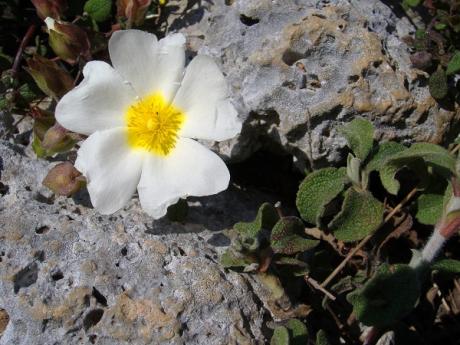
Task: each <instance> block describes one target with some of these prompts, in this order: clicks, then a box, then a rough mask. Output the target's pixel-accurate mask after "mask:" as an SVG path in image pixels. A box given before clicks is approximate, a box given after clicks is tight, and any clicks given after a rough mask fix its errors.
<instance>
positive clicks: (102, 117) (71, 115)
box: [55, 61, 135, 135]
mask: <svg viewBox="0 0 460 345" xmlns="http://www.w3.org/2000/svg"><path fill="white" fill-rule="evenodd" d="M83 76H84V79H83V81H82V82H81V83H80V84H79V85H78V86H77V87H75V88H74V89H72V90H71V91H69V92H68V93H66V94H65V95H64V97H62V99H61V100H60V101H59V103H58V104H57V106H56V112H55V114H56V119H57V121H58V122H59V123H60V124H61V125H62V126H63V127H65V128H67V129H68V130H71V131H73V132H76V133H81V134H85V135H90V134H91V133H93V132H95V131H98V130H105V129H109V128H114V127H119V126H122V125H123V124H124V119H123V116H124V112H125V110H126V108H127V107H128V106H129V105H130V104H131V103H132V102H133V101H134V99H135V94H134V91H133V89H132V88H131V87H130V86H129V85H126V84H124V83H123V79H122V78H121V76H120V75H119V74H118V73H117V72H116V71H115V70H114V69H113V68H112V67H111V66H110V65H109V64H107V63H105V62H102V61H90V62H88V63H87V64H86V65H85V67H84V68H83Z"/></svg>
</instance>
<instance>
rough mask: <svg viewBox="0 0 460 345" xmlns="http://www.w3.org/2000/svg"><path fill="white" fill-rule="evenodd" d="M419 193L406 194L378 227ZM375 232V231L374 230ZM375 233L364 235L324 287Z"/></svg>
mask: <svg viewBox="0 0 460 345" xmlns="http://www.w3.org/2000/svg"><path fill="white" fill-rule="evenodd" d="M415 193H417V188H414V189H412V190H411V191H410V192H409V194H407V195H406V197H405V198H404V199H403V200H402V201H401V202H400V203H399V204H398V205H397V206H396V207H395V208H394V209H393V210H392V211H391V212H390V213H388V215H387V216H386V217H385V219H384V220H383V222H382V223H381V224H380V226H379V227H378V228H377V230H378V229H379V228H381V227H382V226H383V225H385V224H386V223H387V222H388V221H389V220H390V219H391V218H392V217H393V216H394V215H395V213H396V212H398V211H399V210H400V209H401V208H402V207H403V206H404V205H405V204H406V203H407V202H408V201H409V200H410V199H411V198H412V197H413V196H414V195H415ZM374 233H375V232H374ZM374 233H372V234H369V235H367V236H366V237H364V238H363V239H362V240H361V242H359V244H358V245H357V246H356V247H355V248H353V250H352V251H351V252H350V253H348V255H347V256H346V257H345V259H343V261H342V262H341V263H340V264H339V265H338V266H337V267H336V268H335V270H334V271H332V273H331V274H330V275H329V276H328V277H327V278H326V279H325V280H324V281H323V282H322V283H321V286H322V287H325V286H327V284H329V283H330V282H331V281H332V280H333V279H334V278H335V277H336V275H337V274H339V273H340V271H341V270H342V269H343V268H344V267H345V265H346V264H347V262H348V261H350V259H351V258H352V257H353V256H354V255H355V254H356V253H357V252H358V251H359V250H360V249H361V248H362V247H364V246H365V245H366V244H367V242H369V240H370V239H371V238H372V236H373V235H374Z"/></svg>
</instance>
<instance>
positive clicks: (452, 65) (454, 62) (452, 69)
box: [446, 50, 460, 75]
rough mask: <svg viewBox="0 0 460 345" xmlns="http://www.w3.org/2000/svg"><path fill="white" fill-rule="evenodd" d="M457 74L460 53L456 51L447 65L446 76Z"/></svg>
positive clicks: (459, 68)
mask: <svg viewBox="0 0 460 345" xmlns="http://www.w3.org/2000/svg"><path fill="white" fill-rule="evenodd" d="M458 72H460V51H458V50H457V51H456V52H455V54H454V55H453V56H452V58H451V59H450V61H449V64H448V65H447V70H446V74H447V75H451V74H455V73H458Z"/></svg>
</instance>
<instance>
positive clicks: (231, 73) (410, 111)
mask: <svg viewBox="0 0 460 345" xmlns="http://www.w3.org/2000/svg"><path fill="white" fill-rule="evenodd" d="M168 3H169V4H170V6H172V8H174V9H175V11H176V13H180V16H178V17H177V18H176V17H175V16H174V15H172V16H171V18H170V30H180V31H183V32H184V33H186V34H187V35H188V43H189V48H190V50H191V51H195V52H198V53H203V54H208V55H211V56H213V57H214V58H215V59H216V61H217V62H218V63H220V65H221V66H222V69H223V71H224V73H225V74H226V75H227V78H228V80H229V83H230V85H231V92H232V97H233V101H234V103H235V105H236V106H237V108H238V110H239V112H240V116H241V118H242V119H244V120H245V126H244V129H243V132H242V134H241V136H240V137H238V138H236V139H234V140H232V141H229V142H224V143H221V144H214V146H215V148H216V149H218V150H219V151H220V153H221V154H223V155H226V156H228V157H229V158H230V159H233V160H241V159H244V158H246V157H247V156H249V155H250V154H251V153H253V152H254V151H255V150H257V149H258V148H260V147H262V146H264V147H266V148H269V149H274V150H278V151H280V150H281V151H282V152H285V153H289V154H292V155H293V156H294V159H295V160H296V161H297V163H298V166H299V167H300V168H301V169H304V168H305V167H307V168H308V167H309V166H310V165H311V163H312V162H313V164H316V166H317V167H318V166H321V165H324V164H330V163H337V162H338V161H339V160H342V159H344V155H343V152H342V151H343V148H344V146H345V141H344V139H343V138H342V137H340V136H339V134H338V131H337V128H338V127H339V126H340V125H342V124H343V123H344V122H348V121H351V119H353V118H354V117H355V116H362V117H365V118H368V119H370V120H371V121H372V122H373V123H374V125H375V126H376V128H377V139H380V140H386V139H392V140H399V141H401V142H412V141H428V142H433V143H441V142H442V141H443V140H445V139H446V138H448V137H449V135H450V136H451V135H452V134H454V133H456V132H457V131H458V125H455V123H456V122H457V123H458V119H459V117H460V111H459V108H458V106H456V105H452V106H451V107H450V108H449V109H446V108H442V107H440V106H439V105H438V104H437V103H436V101H435V100H434V99H433V98H432V97H431V96H430V93H429V91H428V87H427V75H426V73H424V72H422V71H420V70H416V69H413V68H411V64H410V60H409V55H410V52H409V48H408V47H407V45H406V44H405V43H404V42H403V41H402V38H403V37H404V36H406V35H408V34H413V33H414V31H415V28H414V27H413V25H412V24H411V23H410V21H409V20H408V19H407V18H406V17H405V16H404V15H403V13H402V12H401V13H396V14H395V12H394V11H393V10H392V9H391V8H389V7H388V6H387V5H386V4H385V3H390V2H388V1H385V3H383V2H382V1H380V0H251V1H247V0H213V1H206V0H203V1H199V2H197V3H196V7H190V8H187V6H185V5H184V4H186V3H187V4H190V3H192V2H188V1H176V2H175V1H173V0H171V1H170V2H168ZM177 3H179V4H182V5H183V6H182V7H181V6H180V5H179V6H176V5H177ZM200 4H201V6H202V7H201V8H200V7H199V5H200ZM396 10H398V9H396Z"/></svg>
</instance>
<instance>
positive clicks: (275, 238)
mask: <svg viewBox="0 0 460 345" xmlns="http://www.w3.org/2000/svg"><path fill="white" fill-rule="evenodd" d="M304 231H305V226H304V224H303V222H302V221H301V220H300V219H299V218H297V217H284V218H282V219H280V220H279V221H278V223H276V225H275V226H274V227H273V230H272V234H271V239H270V243H271V247H272V249H273V251H274V252H275V253H277V254H286V255H292V254H295V253H298V252H303V251H305V250H308V249H310V248H313V247H314V246H316V245H317V244H318V243H319V241H318V240H311V239H307V238H304V237H302V236H301V234H303V233H304Z"/></svg>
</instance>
